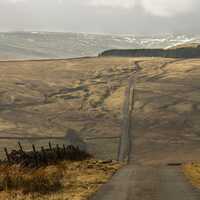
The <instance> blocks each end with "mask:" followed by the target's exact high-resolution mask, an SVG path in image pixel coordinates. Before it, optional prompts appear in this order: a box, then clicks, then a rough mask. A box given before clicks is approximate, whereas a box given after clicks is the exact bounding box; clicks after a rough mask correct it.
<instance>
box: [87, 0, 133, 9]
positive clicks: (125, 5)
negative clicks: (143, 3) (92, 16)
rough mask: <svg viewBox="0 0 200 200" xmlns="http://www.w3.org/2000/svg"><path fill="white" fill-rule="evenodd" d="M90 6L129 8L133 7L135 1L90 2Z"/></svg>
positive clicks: (103, 0)
mask: <svg viewBox="0 0 200 200" xmlns="http://www.w3.org/2000/svg"><path fill="white" fill-rule="evenodd" d="M90 4H91V5H94V6H104V7H122V8H131V7H134V5H135V0H91V1H90Z"/></svg>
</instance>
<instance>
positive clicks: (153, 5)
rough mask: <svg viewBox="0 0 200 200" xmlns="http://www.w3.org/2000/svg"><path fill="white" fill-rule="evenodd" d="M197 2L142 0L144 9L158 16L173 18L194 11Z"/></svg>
mask: <svg viewBox="0 0 200 200" xmlns="http://www.w3.org/2000/svg"><path fill="white" fill-rule="evenodd" d="M195 4H196V0H142V6H143V7H144V9H145V10H146V11H147V12H149V13H151V14H154V15H158V16H173V15H176V14H182V13H187V12H190V11H192V10H193V8H194V5H195Z"/></svg>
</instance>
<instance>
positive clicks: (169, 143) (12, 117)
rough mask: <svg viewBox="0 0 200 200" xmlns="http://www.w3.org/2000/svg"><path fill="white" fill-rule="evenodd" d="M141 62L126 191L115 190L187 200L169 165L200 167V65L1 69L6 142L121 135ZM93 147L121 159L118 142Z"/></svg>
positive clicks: (0, 121)
mask: <svg viewBox="0 0 200 200" xmlns="http://www.w3.org/2000/svg"><path fill="white" fill-rule="evenodd" d="M136 61H137V64H138V65H139V70H138V72H137V76H136V77H135V82H136V88H135V105H134V112H133V119H132V129H131V132H132V151H131V159H130V166H128V168H125V169H124V170H125V172H124V171H123V170H122V175H121V176H120V177H121V178H120V180H118V184H119V183H121V181H124V184H125V183H127V184H128V187H127V188H123V191H122V190H120V191H119V190H118V189H117V187H116V188H115V187H114V186H113V187H112V188H113V190H114V195H113V198H115V200H118V199H120V197H122V195H123V194H124V193H126V194H129V195H130V194H131V196H135V197H136V199H140V200H152V199H156V198H157V196H159V200H163V199H164V200H166V194H170V195H171V197H174V198H175V199H184V198H186V197H183V194H182V193H181V190H186V191H189V192H188V193H189V194H190V189H189V188H190V186H188V184H182V185H181V182H182V180H183V179H182V175H183V174H181V171H180V170H179V168H171V166H168V164H169V163H186V162H190V161H196V160H199V155H200V148H199V147H200V139H199V132H200V126H199V112H200V95H199V84H200V79H199V76H200V59H171V58H143V57H141V58H128V57H126V58H120V57H115V58H113V57H106V58H104V57H99V58H85V59H71V60H49V61H24V62H20V61H19V62H0V78H1V82H0V94H1V95H0V133H1V135H2V136H9V137H12V136H22V137H23V136H64V135H65V133H66V131H67V129H68V128H73V129H75V130H76V131H77V132H78V133H79V134H80V135H81V136H82V137H83V138H87V137H93V138H95V137H98V138H99V137H118V136H120V134H121V118H122V107H123V101H124V91H125V88H126V86H127V83H128V78H129V77H131V76H132V74H133V73H134V72H135V71H136V63H135V62H136ZM5 145H6V146H8V147H9V146H10V147H11V146H12V145H13V143H12V142H11V141H6V140H3V141H2V142H1V145H0V146H1V148H2V147H4V146H5ZM88 145H89V148H90V150H91V152H92V153H93V154H94V155H95V156H97V157H98V156H100V157H103V158H110V159H112V158H116V154H117V149H118V140H117V139H114V140H113V139H102V140H92V141H90V142H89V144H88ZM126 170H128V172H127V171H126ZM124 174H126V175H127V177H126V178H124V180H123V176H124ZM169 177H171V178H169ZM132 180H134V183H133V182H131V181H132ZM175 183H177V184H179V183H180V188H179V189H180V190H174V189H173V188H174V184H175ZM184 183H185V182H184ZM125 185H126V184H125ZM133 188H134V189H133ZM115 189H116V190H115ZM169 191H170V192H169ZM109 192H112V190H109ZM119 192H121V193H120V194H119ZM123 192H124V193H123ZM104 195H106V192H104ZM194 196H195V195H194ZM100 197H101V195H100ZM97 199H98V200H99V199H101V198H97ZM102 199H105V196H103V198H102ZM169 199H172V198H169ZM193 199H195V198H193ZM197 199H198V198H197ZM120 200H123V198H121V199H120ZM167 200H168V199H167ZM187 200H188V199H187Z"/></svg>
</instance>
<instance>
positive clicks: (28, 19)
mask: <svg viewBox="0 0 200 200" xmlns="http://www.w3.org/2000/svg"><path fill="white" fill-rule="evenodd" d="M199 10H200V1H199V0H0V31H52V32H56V31H62V32H69V31H70V32H92V33H123V34H125V33H131V34H162V33H191V34H199V32H200V26H199V19H200V12H199Z"/></svg>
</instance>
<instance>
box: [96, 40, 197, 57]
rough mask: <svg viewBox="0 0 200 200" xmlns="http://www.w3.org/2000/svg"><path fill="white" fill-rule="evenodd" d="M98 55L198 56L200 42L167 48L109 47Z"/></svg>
mask: <svg viewBox="0 0 200 200" xmlns="http://www.w3.org/2000/svg"><path fill="white" fill-rule="evenodd" d="M99 56H122V57H165V58H200V44H199V43H188V44H184V45H177V46H174V47H171V48H168V49H111V50H107V51H104V52H102V53H101V54H99Z"/></svg>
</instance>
